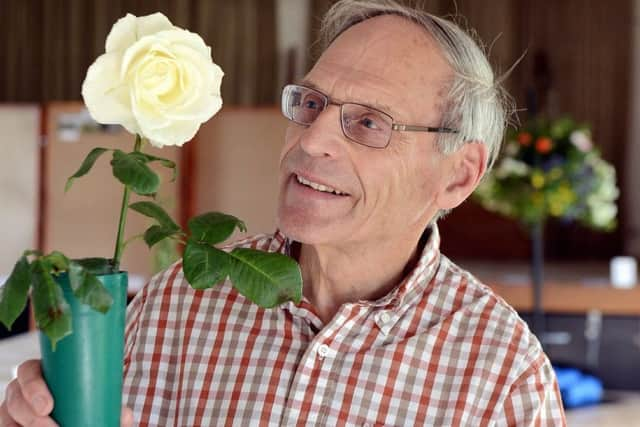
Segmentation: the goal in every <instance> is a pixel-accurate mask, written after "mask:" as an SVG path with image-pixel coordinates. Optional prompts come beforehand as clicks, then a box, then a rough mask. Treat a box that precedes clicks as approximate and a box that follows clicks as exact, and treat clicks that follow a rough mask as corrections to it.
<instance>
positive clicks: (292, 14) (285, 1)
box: [276, 0, 311, 90]
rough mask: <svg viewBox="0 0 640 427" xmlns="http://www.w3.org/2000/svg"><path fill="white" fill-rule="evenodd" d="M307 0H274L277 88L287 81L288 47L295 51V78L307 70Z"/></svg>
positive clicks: (308, 3)
mask: <svg viewBox="0 0 640 427" xmlns="http://www.w3.org/2000/svg"><path fill="white" fill-rule="evenodd" d="M310 13H311V10H310V1H309V0H277V1H276V28H277V34H276V49H277V51H278V88H277V89H278V90H280V89H281V88H282V86H284V85H285V84H286V83H291V82H287V81H285V80H286V77H287V76H286V73H287V69H286V67H287V56H288V52H289V50H290V49H295V51H296V65H295V75H294V78H295V79H299V78H301V77H303V76H304V74H305V73H306V72H307V70H306V64H307V57H308V56H309V52H308V51H307V46H308V45H309V42H308V39H309V32H310V30H309V22H310V18H309V14H310Z"/></svg>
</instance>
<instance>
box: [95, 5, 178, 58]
mask: <svg viewBox="0 0 640 427" xmlns="http://www.w3.org/2000/svg"><path fill="white" fill-rule="evenodd" d="M173 28H175V27H174V26H173V24H171V21H169V19H168V18H167V17H166V16H164V15H163V14H162V13H160V12H157V13H154V14H152V15H147V16H140V17H136V16H134V15H132V14H130V13H128V14H127V15H126V16H125V17H124V18H120V19H119V20H118V21H117V22H116V23H115V24H114V25H113V28H111V31H110V32H109V35H108V36H107V41H106V43H105V50H106V52H113V51H117V50H121V51H122V50H125V49H127V48H128V47H129V46H131V45H132V44H134V43H135V42H136V41H138V40H139V39H141V38H142V37H144V36H147V35H149V34H154V33H157V32H159V31H165V30H171V29H173Z"/></svg>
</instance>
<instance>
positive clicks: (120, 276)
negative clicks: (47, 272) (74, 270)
mask: <svg viewBox="0 0 640 427" xmlns="http://www.w3.org/2000/svg"><path fill="white" fill-rule="evenodd" d="M98 279H99V280H100V281H101V282H102V283H103V284H104V286H105V287H106V288H107V290H108V291H109V292H110V293H111V296H112V297H113V305H112V306H111V308H110V309H109V311H108V312H107V313H106V314H102V313H100V312H98V311H95V310H93V309H92V308H91V307H89V306H87V305H84V304H82V303H80V302H79V301H78V300H77V299H76V298H75V296H74V295H73V292H72V291H71V287H70V285H69V278H68V276H67V275H66V274H61V275H60V276H59V277H58V278H57V279H56V281H57V282H58V283H59V284H60V286H61V287H62V289H63V291H64V296H65V298H66V299H67V302H68V303H69V306H70V307H71V316H72V327H73V333H72V334H71V335H68V336H66V337H65V338H63V339H62V340H60V341H59V342H58V344H57V346H56V350H55V351H53V350H52V348H51V341H49V338H48V337H47V336H46V335H45V334H43V333H40V350H41V352H42V372H43V374H44V378H45V380H46V382H47V384H48V386H49V390H51V394H52V395H53V399H54V407H53V414H52V417H53V419H54V420H55V421H56V422H57V423H58V424H59V425H60V426H61V427H90V426H104V427H111V426H113V427H119V426H120V411H121V408H122V374H123V372H122V366H123V353H124V324H125V311H126V305H127V273H126V272H121V273H117V274H108V275H103V276H98Z"/></svg>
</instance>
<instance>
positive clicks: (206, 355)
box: [124, 227, 566, 427]
mask: <svg viewBox="0 0 640 427" xmlns="http://www.w3.org/2000/svg"><path fill="white" fill-rule="evenodd" d="M289 243H290V242H289V241H288V240H287V239H286V238H285V237H284V236H283V235H282V234H280V233H279V232H276V234H275V235H269V236H265V235H262V236H258V237H255V238H251V239H247V240H244V241H242V242H239V243H238V244H236V246H241V247H252V248H257V249H262V250H266V251H270V252H281V253H288V251H289V246H290V245H289ZM439 243H440V238H439V234H438V230H437V228H436V227H434V228H433V230H432V232H431V236H430V237H429V240H428V241H427V243H426V245H425V248H424V251H423V253H422V255H421V257H420V260H419V261H418V263H417V265H416V267H415V268H414V270H413V271H412V272H411V273H410V274H409V275H408V276H407V277H406V278H405V279H404V280H403V281H402V282H401V283H400V284H399V285H398V286H397V287H396V288H395V289H394V290H393V291H392V292H390V293H389V294H388V295H387V296H385V297H383V298H382V299H379V300H376V301H359V302H354V303H349V304H345V305H343V306H342V307H341V308H340V310H339V311H338V313H337V314H336V315H335V317H334V318H333V319H332V320H331V321H330V322H328V323H327V324H324V323H323V322H322V321H321V320H320V318H319V317H318V316H317V315H316V314H315V312H314V308H313V306H312V305H311V304H310V303H309V301H308V300H306V299H303V301H302V302H301V303H300V304H299V305H295V304H294V303H291V302H289V303H285V304H282V305H281V306H279V307H277V308H274V309H269V310H266V309H262V308H260V307H258V306H257V305H255V304H253V303H251V302H250V301H249V300H247V299H245V298H244V297H243V296H241V295H240V294H238V292H237V291H236V290H235V289H234V288H233V287H232V286H231V285H230V283H229V282H226V283H223V284H220V285H217V286H214V287H213V288H211V289H208V290H205V291H197V290H194V289H192V288H191V287H190V286H189V284H188V283H187V282H186V281H185V279H184V276H183V272H182V269H181V265H180V264H176V265H174V266H173V267H172V268H169V269H168V270H166V271H165V272H163V273H161V274H159V275H157V276H156V277H154V278H153V279H152V280H151V282H150V283H149V284H148V285H147V286H145V287H144V289H143V290H142V291H141V292H140V293H139V294H138V295H137V296H136V298H135V299H134V300H133V302H132V303H131V305H130V307H129V311H128V324H127V329H126V345H125V380H124V396H125V404H126V405H127V406H129V407H131V408H132V409H133V411H134V414H135V419H136V423H137V424H138V425H141V426H163V427H164V426H200V425H206V426H212V425H221V426H222V425H225V426H232V425H234V426H235V425H237V426H316V425H317V426H414V425H429V426H459V425H462V426H563V425H566V423H565V420H564V414H563V409H562V403H561V400H560V394H559V391H558V386H557V383H556V379H555V376H554V373H553V370H552V368H551V365H550V363H549V360H548V359H547V357H546V356H545V354H544V353H543V351H542V349H541V347H540V344H539V343H538V341H537V340H536V338H535V337H534V336H533V335H532V333H531V332H530V331H529V329H528V328H527V326H526V324H525V323H524V322H523V321H522V320H521V319H520V318H519V317H518V315H517V314H516V312H515V311H514V310H513V309H512V308H511V307H509V306H508V305H507V304H506V303H505V302H504V301H503V300H502V299H501V298H500V297H498V296H496V295H495V294H494V293H493V292H492V291H491V290H490V289H489V288H488V287H486V286H484V285H483V284H481V283H480V282H479V281H478V280H477V279H476V278H475V277H473V276H472V275H471V274H469V273H468V272H466V271H464V270H462V269H461V268H459V267H457V266H456V265H454V264H453V263H452V262H451V261H450V260H449V259H447V258H446V257H445V256H443V255H441V254H440V251H439Z"/></svg>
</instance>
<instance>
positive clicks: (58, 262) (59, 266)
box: [42, 251, 69, 271]
mask: <svg viewBox="0 0 640 427" xmlns="http://www.w3.org/2000/svg"><path fill="white" fill-rule="evenodd" d="M42 259H43V261H44V262H46V263H47V264H48V265H50V266H51V267H52V268H53V269H55V270H56V271H66V270H67V268H69V258H67V257H66V256H65V255H64V254H63V253H62V252H58V251H53V252H51V253H50V254H49V255H46V256H44V257H42Z"/></svg>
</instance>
